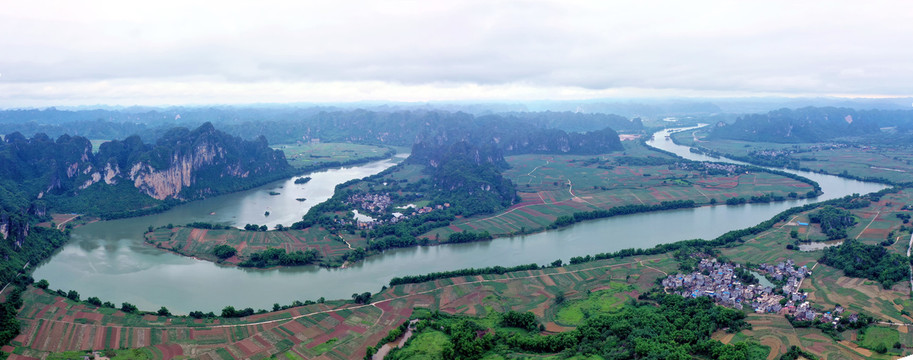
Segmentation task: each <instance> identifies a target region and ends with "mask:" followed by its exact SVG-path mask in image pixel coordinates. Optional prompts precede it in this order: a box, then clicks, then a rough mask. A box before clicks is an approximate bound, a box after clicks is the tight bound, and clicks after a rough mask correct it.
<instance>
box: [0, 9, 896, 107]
mask: <svg viewBox="0 0 913 360" xmlns="http://www.w3.org/2000/svg"><path fill="white" fill-rule="evenodd" d="M909 8H910V6H909V5H907V3H905V2H865V3H860V2H851V1H828V2H819V1H809V2H798V3H796V2H785V1H767V2H757V3H749V2H731V1H729V2H722V1H720V2H714V1H689V2H680V1H674V2H652V1H643V2H614V1H610V2H605V1H593V2H577V1H568V2H522V3H519V2H500V1H468V2H433V1H432V2H429V1H397V2H366V3H362V2H347V1H342V2H297V1H295V2H258V3H253V2H224V3H223V2H219V3H213V2H200V1H156V2H152V3H147V4H144V5H143V6H136V4H135V3H131V2H122V1H88V2H71V1H52V2H47V1H36V2H15V3H13V4H7V5H4V6H2V7H0V53H2V54H3V55H0V73H2V74H3V77H0V106H7V107H8V106H29V105H53V104H73V103H90V104H94V103H112V104H114V103H117V104H126V105H129V104H133V103H134V102H136V103H142V104H163V103H211V102H217V103H231V102H251V101H260V102H285V101H315V102H316V101H357V100H406V101H426V100H452V99H456V100H459V99H487V98H492V99H510V98H517V99H525V98H558V97H570V98H573V97H598V96H617V95H630V94H641V95H643V94H646V95H656V96H659V95H678V96H691V95H708V94H749V95H750V94H758V95H763V94H779V95H833V94H841V95H854V94H856V95H863V94H864V95H872V94H876V95H877V94H883V95H911V94H910V90H909V86H908V84H910V83H911V82H913V63H910V62H909V61H908V60H909V59H911V58H913V48H910V47H909V46H907V45H906V42H907V40H908V39H907V38H908V37H909V35H910V34H913V22H910V21H908V19H907V14H909V13H910V11H909V10H910V9H909Z"/></svg>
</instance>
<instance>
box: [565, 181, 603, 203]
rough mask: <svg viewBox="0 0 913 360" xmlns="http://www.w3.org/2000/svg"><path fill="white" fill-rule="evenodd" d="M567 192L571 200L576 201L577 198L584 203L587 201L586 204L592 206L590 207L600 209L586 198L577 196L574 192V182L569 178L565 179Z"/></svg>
mask: <svg viewBox="0 0 913 360" xmlns="http://www.w3.org/2000/svg"><path fill="white" fill-rule="evenodd" d="M567 192H568V193H569V194H571V200H574V201H577V200H579V201H583V202H585V203H587V204H590V206H592V207H595V208H597V209H600V207H598V206H596V205H593V203H591V202H589V201H587V200H586V199H584V198H582V197H579V196H577V195H576V194H574V184H572V183H571V179H567Z"/></svg>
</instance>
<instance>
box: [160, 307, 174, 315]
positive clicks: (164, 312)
mask: <svg viewBox="0 0 913 360" xmlns="http://www.w3.org/2000/svg"><path fill="white" fill-rule="evenodd" d="M157 314H158V315H159V316H171V311H168V308H166V307H164V306H162V308H161V309H159V311H158V312H157Z"/></svg>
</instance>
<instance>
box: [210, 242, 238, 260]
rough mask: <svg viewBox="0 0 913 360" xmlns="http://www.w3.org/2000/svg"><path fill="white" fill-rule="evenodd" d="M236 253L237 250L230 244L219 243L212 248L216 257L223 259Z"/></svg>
mask: <svg viewBox="0 0 913 360" xmlns="http://www.w3.org/2000/svg"><path fill="white" fill-rule="evenodd" d="M237 253H238V250H237V249H235V248H234V247H232V246H230V245H225V244H222V245H219V246H216V247H215V248H213V249H212V254H213V255H215V256H216V257H217V258H219V259H222V260H225V259H228V258H230V257H232V256H235V254H237Z"/></svg>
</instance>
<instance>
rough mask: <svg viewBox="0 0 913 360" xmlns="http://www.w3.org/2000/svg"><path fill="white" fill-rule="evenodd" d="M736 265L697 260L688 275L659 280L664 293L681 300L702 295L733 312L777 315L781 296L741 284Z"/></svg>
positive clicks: (712, 260)
mask: <svg viewBox="0 0 913 360" xmlns="http://www.w3.org/2000/svg"><path fill="white" fill-rule="evenodd" d="M736 268H741V265H739V264H730V263H721V262H718V261H717V260H716V259H709V258H705V259H701V262H700V263H699V264H698V271H695V272H692V273H690V274H675V275H670V276H668V277H666V278H665V279H664V280H663V281H662V285H663V287H664V288H665V289H666V291H667V292H669V291H671V292H674V293H677V294H679V295H682V296H685V297H701V296H706V297H710V298H712V299H713V300H714V301H715V302H716V303H717V304H719V305H722V306H726V307H731V308H735V309H740V310H741V309H743V308H744V307H745V306H750V307H751V308H752V309H754V310H755V311H756V312H778V311H780V310H781V309H782V308H783V305H782V304H780V302H781V300H782V299H784V296H782V295H779V294H776V293H774V289H773V288H772V287H770V286H763V285H757V284H751V285H745V284H743V283H742V282H741V281H739V278H738V276H736V274H735V269H736Z"/></svg>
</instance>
